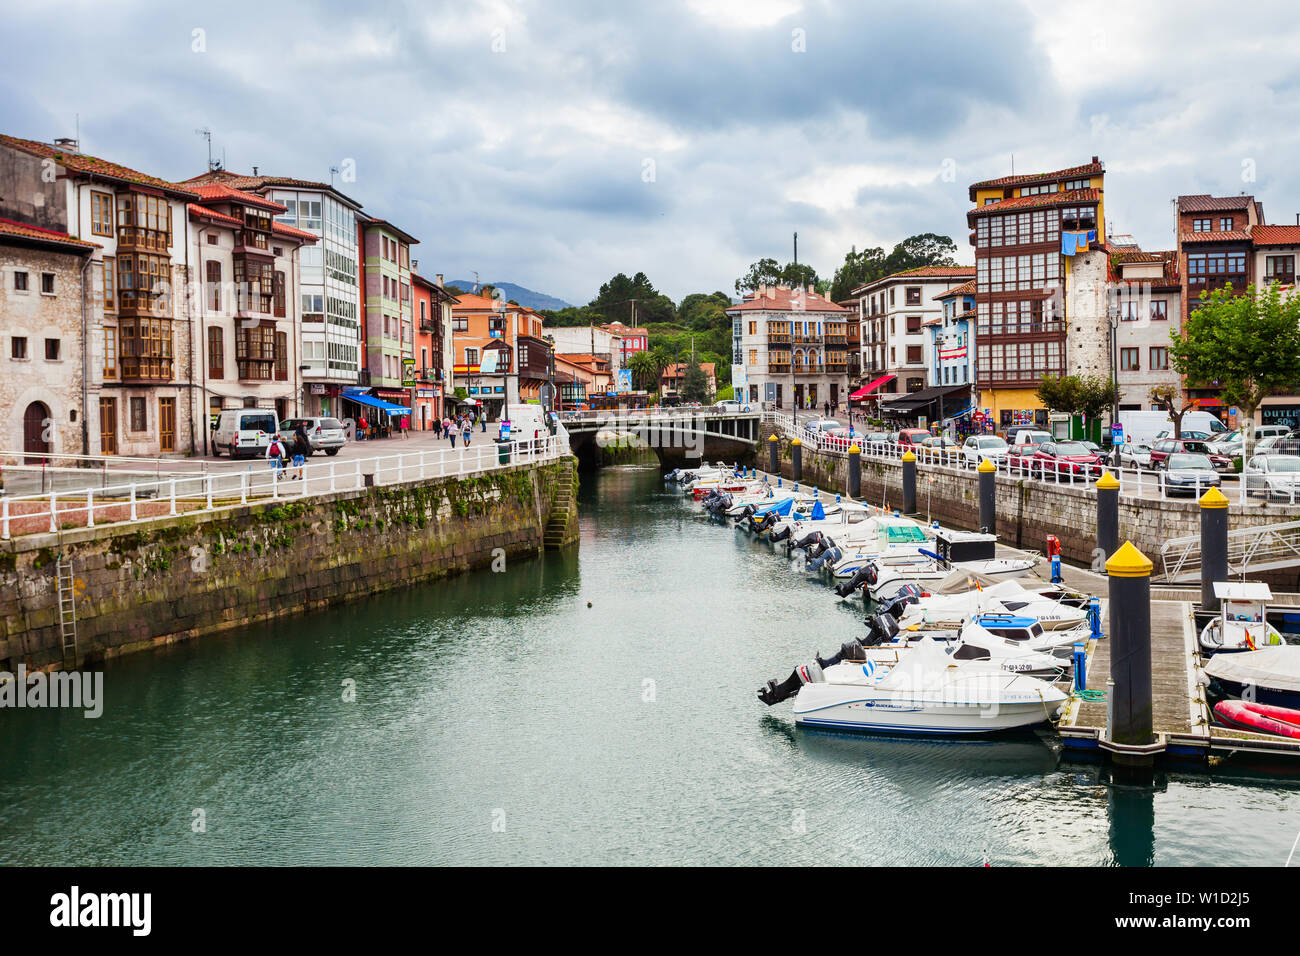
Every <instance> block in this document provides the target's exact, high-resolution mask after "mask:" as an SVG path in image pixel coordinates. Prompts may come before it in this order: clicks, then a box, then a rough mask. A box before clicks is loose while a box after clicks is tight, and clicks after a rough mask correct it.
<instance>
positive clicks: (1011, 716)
mask: <svg viewBox="0 0 1300 956" xmlns="http://www.w3.org/2000/svg"><path fill="white" fill-rule="evenodd" d="M818 671H820V673H818V672H817V671H813V672H812V673H810V674H809V677H810V679H809V681H808V682H807V683H805V684H803V686H802V687H800V689H799V693H798V695H797V696H796V698H795V702H794V719H795V723H797V724H800V725H803V726H808V727H826V728H834V729H837V730H857V731H869V732H877V733H891V734H908V735H912V734H919V735H970V734H984V733H993V732H996V731H1002V730H1012V729H1016V728H1021V727H1031V726H1033V725H1035V724H1039V723H1043V722H1044V721H1048V720H1050V719H1051V718H1052V716H1053V714H1055V713H1056V711H1057V710H1058V709H1059V708H1060V706H1061V705H1062V704H1063V703H1064V702H1065V700H1066V695H1065V694H1064V693H1063V692H1061V691H1060V690H1059V689H1057V688H1056V687H1053V686H1052V685H1051V684H1049V683H1047V682H1045V681H1041V680H1039V679H1037V678H1035V677H1028V676H1026V675H1023V674H1014V673H1011V672H1010V671H1007V670H1004V669H1003V668H1001V667H999V666H998V665H997V664H994V663H992V662H987V661H956V660H953V658H952V657H950V656H949V655H948V654H947V653H945V652H944V650H943V648H942V647H941V646H940V645H939V644H938V643H937V642H935V641H932V640H929V639H922V640H921V641H919V642H918V643H917V644H916V645H915V646H914V647H912V648H910V649H909V650H908V651H907V653H905V654H903V655H901V660H900V661H899V662H898V663H897V664H894V665H893V666H884V665H880V664H876V663H875V662H872V661H866V662H856V661H841V662H840V663H837V664H833V665H831V666H830V667H828V668H825V669H820V668H819V669H818ZM818 678H820V679H818Z"/></svg>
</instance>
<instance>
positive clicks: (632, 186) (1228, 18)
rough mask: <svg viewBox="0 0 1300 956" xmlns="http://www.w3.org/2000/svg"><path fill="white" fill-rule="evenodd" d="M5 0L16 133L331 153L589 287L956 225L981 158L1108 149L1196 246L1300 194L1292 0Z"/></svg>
mask: <svg viewBox="0 0 1300 956" xmlns="http://www.w3.org/2000/svg"><path fill="white" fill-rule="evenodd" d="M187 6H189V5H187V4H178V3H171V2H168V3H157V2H132V0H117V2H114V3H111V4H107V3H103V2H102V0H95V2H90V0H79V2H61V0H43V2H41V3H39V4H32V3H28V2H23V3H19V2H16V0H0V15H2V16H3V21H4V23H5V30H4V38H3V40H0V43H3V45H4V56H3V57H0V131H3V132H7V133H11V134H13V135H17V136H23V137H27V138H32V139H41V140H49V139H52V138H53V137H55V136H63V135H72V133H73V131H74V127H75V125H76V122H77V117H78V115H79V116H80V132H81V140H82V145H83V149H84V150H85V151H87V152H90V153H93V154H95V155H99V156H103V157H105V158H108V159H112V160H114V161H117V162H121V163H124V164H126V165H128V166H132V167H135V168H138V169H142V170H145V171H148V172H150V173H153V174H155V175H158V176H162V177H166V178H171V179H177V180H179V179H184V178H187V177H189V176H193V175H196V174H198V173H200V172H202V171H203V170H204V168H205V163H206V159H207V146H206V143H205V142H204V141H203V139H201V138H200V137H199V136H197V135H196V133H195V130H196V129H198V128H201V127H207V128H210V129H211V130H212V133H213V142H214V144H215V145H216V147H217V149H218V150H219V151H220V150H223V149H224V151H225V156H226V160H227V165H228V167H229V168H230V169H232V170H235V171H239V172H246V171H249V170H250V168H251V167H252V166H254V165H256V166H258V167H259V168H260V170H261V171H262V172H264V173H272V174H276V175H287V176H295V177H300V178H304V179H321V180H328V179H329V170H330V167H331V166H340V167H342V166H344V164H345V163H346V162H347V161H349V160H350V161H352V163H353V164H354V165H355V169H356V181H355V182H350V183H346V184H345V183H343V182H342V181H341V180H337V179H336V182H337V184H338V185H339V186H340V188H342V189H343V190H344V191H345V192H346V193H348V194H349V195H351V196H353V197H354V198H356V199H358V200H359V201H361V202H362V203H363V204H364V205H365V207H366V209H367V210H368V211H370V212H372V213H373V214H375V215H377V216H382V217H384V218H387V219H390V220H392V221H394V222H396V223H397V224H398V225H400V226H402V227H403V228H405V229H406V230H408V231H409V232H411V233H412V234H413V235H416V236H418V237H420V239H421V240H422V242H421V245H420V246H419V247H418V248H417V251H416V257H417V258H418V259H419V260H420V262H421V271H423V272H425V273H434V272H442V273H445V274H446V275H447V277H448V279H451V278H459V277H468V276H469V275H470V273H471V272H472V270H477V271H478V272H479V273H480V275H481V276H482V278H483V279H484V280H485V281H486V280H489V279H491V280H498V281H500V280H508V281H513V282H517V283H520V284H522V285H525V286H528V287H529V288H532V289H535V290H538V291H541V292H547V293H550V294H552V295H557V296H559V297H561V298H564V299H566V300H568V301H570V302H575V303H578V302H585V301H587V300H588V299H590V298H591V297H592V295H593V294H594V293H595V291H596V288H597V287H598V286H599V284H600V283H601V282H602V281H604V280H605V279H607V278H608V277H609V276H611V275H612V274H614V273H616V272H620V271H622V272H627V273H629V274H631V273H633V272H635V271H638V270H641V271H644V272H646V274H647V275H649V277H650V279H651V280H652V281H653V282H654V283H655V284H656V285H657V286H658V287H659V288H660V289H661V290H663V291H664V292H666V293H668V294H670V295H672V296H674V297H675V298H678V299H680V298H681V297H682V296H683V295H685V294H687V293H689V292H692V291H701V290H704V291H711V290H713V289H724V290H728V291H730V290H731V287H732V282H733V281H734V280H735V278H736V276H737V275H739V274H740V273H741V272H742V271H743V270H744V268H745V266H746V265H747V264H748V263H750V262H752V261H754V260H755V259H758V258H760V257H763V256H773V257H777V258H779V259H781V260H782V261H785V260H788V259H789V258H790V246H791V234H792V233H793V232H795V231H798V233H799V258H800V261H804V262H811V263H812V264H813V266H814V267H816V268H817V270H818V271H819V272H820V273H821V274H822V275H826V276H829V275H830V274H831V273H832V272H833V271H834V269H835V268H836V266H837V265H838V264H839V263H840V262H841V261H842V260H843V256H844V253H845V252H846V251H847V250H848V248H849V247H850V246H852V245H856V246H857V247H859V248H862V247H864V246H873V245H882V246H885V247H886V248H888V247H889V246H890V245H892V244H893V243H894V242H896V241H898V240H899V239H901V238H903V237H905V236H907V235H910V234H912V233H917V232H938V233H943V234H947V235H950V236H952V237H953V238H954V239H956V240H957V241H958V244H959V246H960V247H961V255H962V259H963V261H970V260H971V253H970V249H969V246H968V245H967V242H966V238H965V237H966V230H965V219H964V215H963V213H964V211H965V210H966V208H967V206H968V201H967V190H966V187H967V186H968V185H969V183H971V182H973V181H976V180H979V179H984V178H988V177H992V176H999V175H1005V174H1007V173H1009V172H1010V171H1011V168H1012V162H1013V159H1012V157H1013V156H1014V163H1015V169H1016V171H1018V172H1029V171H1034V170H1041V169H1055V168H1059V167H1063V166H1070V165H1077V164H1079V163H1085V162H1088V161H1089V159H1090V158H1091V157H1092V156H1093V155H1097V156H1099V157H1100V158H1101V159H1102V160H1103V161H1104V162H1105V163H1106V171H1107V177H1106V212H1107V216H1108V219H1109V221H1110V227H1111V230H1112V231H1119V232H1127V233H1132V234H1134V235H1135V236H1136V237H1137V239H1138V240H1139V241H1140V242H1141V243H1142V245H1143V247H1144V248H1148V249H1161V248H1170V247H1171V246H1172V243H1173V229H1172V210H1171V207H1170V200H1171V199H1172V197H1174V196H1175V195H1178V194H1180V193H1197V192H1208V193H1215V194H1233V193H1237V192H1243V191H1246V192H1253V193H1254V194H1255V195H1256V196H1258V197H1259V198H1260V199H1261V200H1262V201H1263V203H1264V209H1265V213H1266V214H1267V216H1268V218H1269V220H1270V221H1271V222H1280V223H1292V222H1295V221H1296V218H1295V217H1296V213H1297V212H1300V165H1298V164H1297V162H1296V159H1295V157H1296V156H1298V155H1300V142H1298V140H1300V123H1297V117H1300V60H1298V59H1297V58H1296V57H1295V55H1294V51H1295V49H1296V48H1297V47H1296V41H1297V35H1296V34H1297V32H1300V28H1297V26H1296V25H1295V21H1296V18H1295V17H1294V16H1293V12H1294V8H1293V6H1292V5H1291V4H1289V3H1269V2H1252V3H1250V4H1248V8H1249V9H1248V13H1247V14H1245V15H1242V16H1239V15H1238V13H1236V12H1233V11H1234V9H1235V8H1229V7H1225V6H1224V5H1223V4H1222V3H1202V2H1189V0H1182V2H1154V0H1142V2H1133V0H1124V2H1110V0H1100V2H1097V0H1094V2H1093V3H1090V4H1081V5H1072V6H1065V7H1057V6H1056V5H1055V4H1044V3H1028V2H1026V3H1020V2H1014V0H981V2H978V3H975V2H970V3H967V2H952V3H934V2H927V0H913V2H911V3H907V4H897V3H892V2H891V3H850V2H837V3H828V2H819V0H806V2H800V0H678V2H661V3H645V4H622V3H608V2H603V0H544V2H543V0H520V2H509V0H485V2H477V3H476V2H460V3H447V4H441V3H428V2H409V3H402V2H370V3H358V2H348V3H340V2H325V3H317V4H314V5H311V7H310V10H309V9H308V5H305V4H304V5H294V6H293V7H292V8H291V7H290V6H289V5H283V4H270V3H246V2H242V0H230V2H225V3H221V4H216V5H212V4H207V5H203V6H201V7H200V6H198V5H194V7H195V9H193V10H190V11H188V12H187V11H186V9H185V8H186V7H187Z"/></svg>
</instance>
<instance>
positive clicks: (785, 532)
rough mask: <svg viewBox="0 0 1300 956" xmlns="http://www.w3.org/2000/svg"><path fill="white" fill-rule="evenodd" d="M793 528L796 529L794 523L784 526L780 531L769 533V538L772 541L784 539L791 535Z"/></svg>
mask: <svg viewBox="0 0 1300 956" xmlns="http://www.w3.org/2000/svg"><path fill="white" fill-rule="evenodd" d="M793 530H794V526H793V525H786V526H785V527H784V528H782V529H780V530H779V531H773V532H772V533H771V534H769V535H768V538H769V539H770V540H772V541H784V540H786V539H787V538H788V537H790V533H791V532H792V531H793Z"/></svg>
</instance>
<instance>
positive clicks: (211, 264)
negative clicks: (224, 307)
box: [207, 259, 221, 312]
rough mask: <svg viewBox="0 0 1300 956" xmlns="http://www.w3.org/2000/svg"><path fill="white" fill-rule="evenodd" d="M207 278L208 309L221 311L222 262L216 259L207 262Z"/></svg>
mask: <svg viewBox="0 0 1300 956" xmlns="http://www.w3.org/2000/svg"><path fill="white" fill-rule="evenodd" d="M207 280H208V295H207V301H208V310H209V311H211V312H220V311H221V263H220V262H218V261H217V260H215V259H209V260H208V263H207Z"/></svg>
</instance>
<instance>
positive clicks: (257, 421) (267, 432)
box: [212, 408, 280, 458]
mask: <svg viewBox="0 0 1300 956" xmlns="http://www.w3.org/2000/svg"><path fill="white" fill-rule="evenodd" d="M279 430H280V421H279V419H278V418H276V416H275V409H272V408H227V409H223V410H222V412H221V414H220V415H218V416H217V423H216V425H215V426H214V427H213V429H212V453H213V454H214V455H216V456H217V457H218V458H220V457H221V453H222V452H225V453H226V454H227V455H229V456H230V457H231V458H243V457H247V458H253V457H258V456H265V455H266V449H267V447H268V446H269V445H270V444H271V439H272V438H274V437H275V434H276V433H277V432H278V431H279Z"/></svg>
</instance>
